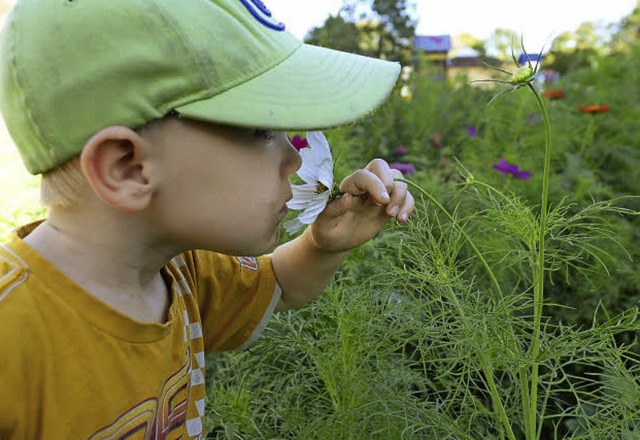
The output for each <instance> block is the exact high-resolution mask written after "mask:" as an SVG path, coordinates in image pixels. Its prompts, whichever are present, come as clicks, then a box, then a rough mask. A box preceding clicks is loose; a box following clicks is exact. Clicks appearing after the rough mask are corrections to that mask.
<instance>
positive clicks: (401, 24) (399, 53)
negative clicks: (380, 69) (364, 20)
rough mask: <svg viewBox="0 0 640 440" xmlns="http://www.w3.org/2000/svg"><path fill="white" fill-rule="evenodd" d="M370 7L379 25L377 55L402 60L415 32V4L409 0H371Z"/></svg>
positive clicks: (409, 47)
mask: <svg viewBox="0 0 640 440" xmlns="http://www.w3.org/2000/svg"><path fill="white" fill-rule="evenodd" d="M372 9H373V11H374V12H375V14H376V15H377V16H378V18H379V19H380V25H381V27H380V44H379V47H378V56H380V57H381V56H382V55H383V54H384V55H386V58H389V59H393V60H398V61H400V60H402V59H403V58H404V55H403V52H405V51H406V50H407V49H411V44H412V40H413V37H414V36H415V32H416V24H417V20H416V18H415V4H414V3H413V2H412V1H411V0H373V6H372ZM405 55H406V54H405Z"/></svg>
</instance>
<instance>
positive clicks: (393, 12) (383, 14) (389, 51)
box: [305, 0, 417, 64]
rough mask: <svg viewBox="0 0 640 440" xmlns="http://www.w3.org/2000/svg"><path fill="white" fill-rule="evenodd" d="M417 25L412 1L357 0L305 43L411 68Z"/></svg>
mask: <svg viewBox="0 0 640 440" xmlns="http://www.w3.org/2000/svg"><path fill="white" fill-rule="evenodd" d="M416 23H417V21H416V18H415V4H414V2H412V1H411V0H399V1H398V0H354V1H351V2H345V4H344V6H343V7H342V9H341V10H340V12H339V13H338V14H336V15H335V16H334V15H330V16H329V17H328V18H327V19H326V20H325V22H324V24H323V25H322V26H319V27H316V28H314V29H312V30H311V32H310V33H309V35H308V36H307V38H306V39H305V42H307V43H311V44H318V45H321V46H325V47H331V48H336V49H342V50H347V51H348V52H353V53H359V54H363V55H368V56H373V57H376V58H384V59H388V60H394V61H401V62H403V63H405V64H407V63H409V62H410V61H411V56H412V54H411V48H412V44H413V36H414V34H415V29H416Z"/></svg>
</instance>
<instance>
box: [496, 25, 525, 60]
mask: <svg viewBox="0 0 640 440" xmlns="http://www.w3.org/2000/svg"><path fill="white" fill-rule="evenodd" d="M525 43H526V41H525ZM487 48H488V51H491V52H493V55H494V56H495V57H496V58H498V59H501V60H509V59H511V51H512V50H513V53H514V54H515V55H516V57H517V56H518V54H519V53H520V52H522V46H521V44H520V36H519V35H518V33H517V32H516V31H513V30H511V29H504V28H498V29H496V30H494V31H493V33H492V34H491V36H490V37H489V40H488V41H487Z"/></svg>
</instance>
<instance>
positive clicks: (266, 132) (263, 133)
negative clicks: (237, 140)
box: [253, 129, 275, 141]
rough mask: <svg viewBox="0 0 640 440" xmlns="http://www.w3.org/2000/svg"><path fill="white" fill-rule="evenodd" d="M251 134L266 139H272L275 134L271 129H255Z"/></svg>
mask: <svg viewBox="0 0 640 440" xmlns="http://www.w3.org/2000/svg"><path fill="white" fill-rule="evenodd" d="M253 134H254V136H257V137H260V138H262V139H266V140H268V141H272V140H274V139H275V136H274V134H273V132H272V131H271V130H263V129H256V130H255V131H254V132H253Z"/></svg>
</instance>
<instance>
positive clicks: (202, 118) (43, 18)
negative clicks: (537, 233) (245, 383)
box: [0, 0, 413, 439]
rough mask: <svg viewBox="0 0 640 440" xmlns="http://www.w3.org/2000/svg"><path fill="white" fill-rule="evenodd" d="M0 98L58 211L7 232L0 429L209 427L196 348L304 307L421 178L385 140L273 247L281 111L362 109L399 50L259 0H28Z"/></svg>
mask: <svg viewBox="0 0 640 440" xmlns="http://www.w3.org/2000/svg"><path fill="white" fill-rule="evenodd" d="M0 50H1V56H0V105H1V110H2V113H3V116H4V118H5V120H6V123H7V126H8V129H9V131H10V133H11V135H12V137H13V139H14V140H15V143H16V145H17V146H18V149H19V150H20V152H21V155H22V158H23V160H24V162H25V165H26V167H27V169H28V170H29V171H30V172H31V173H33V174H42V175H43V180H42V198H43V201H44V203H45V204H47V205H48V206H49V215H48V218H47V219H46V220H44V221H42V222H38V223H35V224H32V225H27V226H25V227H23V228H21V229H20V230H18V231H17V236H16V237H15V239H13V241H11V242H10V243H7V244H6V245H3V246H1V247H0V351H1V352H2V360H1V361H0V438H2V439H87V438H90V439H125V438H127V439H129V438H135V439H151V438H185V439H186V438H195V439H201V438H204V435H205V433H204V431H203V421H204V420H203V419H204V398H205V390H204V371H205V368H204V361H205V353H207V352H209V351H212V350H230V349H237V348H241V347H244V346H246V345H247V344H248V343H250V341H251V340H253V339H254V338H255V337H256V336H257V335H258V334H259V333H260V332H261V330H262V329H263V328H264V326H265V325H266V323H267V321H268V319H269V317H270V315H271V313H272V312H273V311H274V310H285V309H288V308H291V307H297V306H300V305H302V304H304V303H306V302H308V301H310V300H311V299H313V298H314V297H315V296H316V295H317V294H318V293H319V292H320V291H321V289H322V288H323V287H324V286H325V285H326V283H327V282H328V281H329V280H330V278H331V276H332V275H333V273H334V271H335V270H336V269H337V267H338V266H339V265H340V263H341V262H342V260H343V259H344V257H345V255H346V253H347V252H348V251H349V250H350V249H353V248H354V247H357V246H359V245H361V244H362V243H364V242H366V241H367V240H369V239H370V238H371V237H372V236H373V235H374V234H375V233H376V232H377V231H378V230H379V229H380V228H381V227H382V226H383V225H384V224H385V223H386V222H387V221H388V219H389V218H393V217H395V218H397V219H398V220H399V221H406V219H407V217H408V216H409V214H410V213H411V211H412V209H413V198H412V197H411V195H410V194H409V193H408V192H407V188H406V186H405V185H403V184H401V183H398V182H394V177H398V176H399V175H400V174H399V173H398V172H396V171H394V170H391V169H390V168H389V166H388V165H387V164H386V163H385V162H384V161H381V160H374V161H372V162H371V163H369V164H368V165H367V166H366V167H365V168H364V169H362V170H358V171H356V172H354V173H353V174H352V175H350V176H349V177H347V178H346V179H345V180H344V181H343V182H342V183H341V186H340V189H341V191H342V192H344V193H345V195H343V196H342V197H340V198H338V199H337V200H335V201H333V202H331V203H330V204H329V205H328V206H327V208H326V209H325V210H324V212H323V213H322V214H321V215H320V216H319V217H318V218H317V219H316V221H315V222H314V223H313V224H312V225H311V226H310V227H308V228H307V229H306V230H305V231H304V232H303V233H302V234H301V235H300V236H299V237H297V238H296V239H294V240H292V241H290V242H289V243H286V244H284V245H281V246H279V247H277V248H276V249H275V250H273V253H272V254H271V255H265V253H267V252H270V251H271V250H272V249H273V247H274V246H275V245H276V243H277V240H278V237H279V230H280V226H281V225H280V223H281V221H282V219H283V218H284V217H285V215H286V213H287V208H286V203H287V201H288V200H289V199H290V198H291V187H290V184H289V176H290V175H291V174H293V173H294V172H295V171H296V170H297V169H298V168H299V167H300V156H299V155H298V153H297V152H296V151H295V149H293V147H292V146H291V145H290V144H289V142H288V140H287V137H286V135H285V134H284V130H289V129H292V130H306V129H317V128H322V127H331V126H336V125H339V124H344V123H348V122H350V121H353V120H355V119H357V118H359V117H361V116H363V115H365V114H367V113H368V112H370V111H372V110H373V109H374V108H375V107H377V106H378V105H379V104H380V103H381V102H383V100H384V99H385V98H386V96H387V95H388V93H389V92H390V90H391V89H392V87H393V85H394V83H395V80H396V77H397V75H398V73H399V66H397V65H396V64H393V63H388V62H385V61H380V60H374V59H368V58H363V57H359V56H355V55H350V54H345V53H340V52H335V51H330V50H327V49H322V48H317V47H311V46H306V45H303V44H301V43H300V42H299V41H298V40H296V39H295V38H294V37H293V36H292V35H291V34H289V33H287V32H286V31H285V29H284V25H283V24H281V23H280V22H278V21H277V20H275V19H274V18H273V17H272V16H271V14H270V12H269V11H268V10H267V9H266V7H265V6H264V5H263V4H262V3H261V2H260V1H259V0H182V1H180V2H178V1H175V0H108V1H96V0H18V2H17V3H16V5H15V7H14V9H13V11H12V14H11V16H10V17H9V18H8V20H7V23H6V24H5V28H4V31H3V35H2V39H1V40H0Z"/></svg>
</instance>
